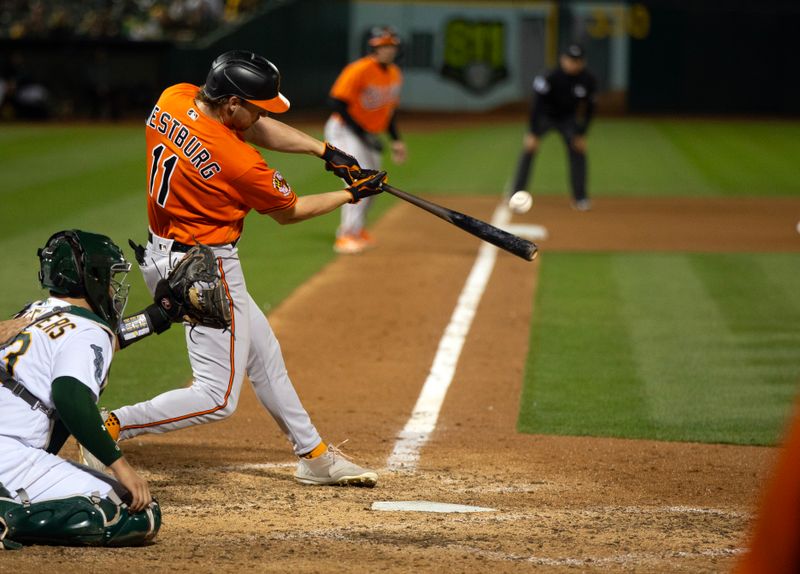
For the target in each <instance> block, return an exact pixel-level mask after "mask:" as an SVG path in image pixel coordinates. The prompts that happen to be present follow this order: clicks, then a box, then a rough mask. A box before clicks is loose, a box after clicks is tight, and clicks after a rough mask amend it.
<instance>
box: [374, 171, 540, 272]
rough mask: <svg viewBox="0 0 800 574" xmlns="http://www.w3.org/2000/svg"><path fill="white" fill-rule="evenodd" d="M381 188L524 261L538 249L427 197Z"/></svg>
mask: <svg viewBox="0 0 800 574" xmlns="http://www.w3.org/2000/svg"><path fill="white" fill-rule="evenodd" d="M383 190H384V191H386V192H387V193H391V194H392V195H394V196H396V197H399V198H400V199H402V200H404V201H407V202H409V203H410V204H412V205H416V206H417V207H419V208H420V209H424V210H425V211H427V212H428V213H432V214H433V215H435V216H436V217H440V218H441V219H444V220H445V221H447V222H448V223H452V224H453V225H455V226H456V227H459V228H461V229H463V230H464V231H466V232H467V233H471V234H472V235H474V236H475V237H478V238H479V239H483V240H484V241H487V242H489V243H491V244H492V245H495V246H497V247H499V248H500V249H504V250H505V251H508V252H509V253H513V254H514V255H516V256H517V257H521V258H522V259H525V260H526V261H533V260H534V259H535V258H536V255H537V253H538V251H539V248H538V247H537V246H536V244H535V243H533V242H531V241H528V240H527V239H523V238H522V237H518V236H516V235H514V234H513V233H509V232H508V231H503V230H502V229H499V228H497V227H495V226H494V225H491V224H489V223H486V222H485V221H481V220H480V219H476V218H474V217H471V216H469V215H466V214H464V213H460V212H458V211H455V210H453V209H448V208H447V207H443V206H441V205H439V204H437V203H433V202H432V201H428V200H427V199H422V198H421V197H417V196H416V195H411V194H410V193H407V192H405V191H402V190H400V189H397V188H396V187H393V186H391V185H389V184H388V183H384V184H383Z"/></svg>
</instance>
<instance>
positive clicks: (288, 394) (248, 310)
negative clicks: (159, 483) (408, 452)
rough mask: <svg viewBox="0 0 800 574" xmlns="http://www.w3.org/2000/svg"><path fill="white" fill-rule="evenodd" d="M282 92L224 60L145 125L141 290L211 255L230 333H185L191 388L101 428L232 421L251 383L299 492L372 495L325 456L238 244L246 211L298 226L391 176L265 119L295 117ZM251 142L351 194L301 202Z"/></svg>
mask: <svg viewBox="0 0 800 574" xmlns="http://www.w3.org/2000/svg"><path fill="white" fill-rule="evenodd" d="M279 85H280V75H279V73H278V70H277V68H276V67H275V66H274V65H273V64H272V63H270V62H269V61H268V60H266V59H265V58H263V57H261V56H258V55H256V54H253V53H251V52H245V51H240V50H236V51H232V52H226V53H224V54H222V55H221V56H219V57H218V58H217V59H216V60H214V62H213V63H212V65H211V69H210V71H209V73H208V76H207V78H206V83H205V85H204V86H202V87H198V86H194V85H191V84H177V85H174V86H171V87H169V88H167V89H166V90H165V91H164V92H163V93H162V94H161V97H160V98H159V100H158V102H157V103H156V105H155V107H154V108H153V111H152V113H151V114H150V116H149V117H148V118H147V121H146V124H145V132H146V142H147V184H148V188H147V213H148V219H149V227H150V229H149V230H148V242H147V246H146V248H145V249H143V250H142V251H141V252H140V253H139V254H138V255H137V259H138V261H139V264H140V268H141V270H142V273H143V275H144V279H145V282H146V283H147V285H148V287H149V288H150V289H151V291H153V290H154V289H155V288H156V285H157V283H158V281H159V280H160V279H161V278H162V277H164V276H165V275H166V273H167V272H168V270H169V269H171V268H172V267H173V266H174V265H175V264H176V262H177V261H179V260H180V258H181V257H183V255H184V253H185V252H186V251H187V250H188V249H189V248H190V246H191V244H193V243H194V242H195V241H199V242H201V243H205V244H209V245H211V246H212V247H213V250H214V252H215V254H216V257H217V260H218V262H219V270H220V274H221V277H222V282H223V284H224V286H225V288H226V290H227V292H228V296H229V298H230V301H231V328H230V330H229V331H223V330H219V329H213V328H208V327H203V326H195V327H190V326H187V327H186V344H187V347H188V350H189V358H190V361H191V365H192V371H193V374H194V380H193V382H192V385H191V386H190V387H188V388H182V389H176V390H172V391H169V392H166V393H164V394H161V395H158V396H156V397H154V398H153V399H151V400H148V401H145V402H142V403H138V404H135V405H130V406H124V407H122V408H119V409H115V410H114V412H113V413H111V414H110V415H109V416H108V418H107V419H106V427H107V428H108V430H109V432H110V433H111V434H112V436H114V437H115V438H119V439H127V438H131V437H134V436H136V435H139V434H141V433H163V432H168V431H172V430H177V429H181V428H185V427H188V426H192V425H197V424H203V423H207V422H212V421H217V420H221V419H224V418H226V417H228V416H230V415H231V414H232V413H233V412H234V411H235V409H236V405H237V403H238V401H239V394H240V391H241V386H242V381H243V380H244V377H245V375H247V376H248V378H249V380H250V382H251V384H252V385H253V389H254V390H255V393H256V396H257V397H258V399H259V401H260V402H261V403H262V405H263V406H264V407H265V408H266V409H267V410H268V411H269V413H270V414H271V415H272V416H273V418H274V419H275V420H276V422H277V423H278V425H279V426H280V428H281V429H282V430H283V432H284V433H285V434H286V437H287V438H288V439H289V441H290V442H291V444H292V446H293V448H294V452H295V453H296V454H297V455H298V457H299V463H298V467H297V471H296V473H295V478H296V479H297V480H298V481H299V482H301V483H304V484H319V485H332V484H350V485H362V486H373V485H374V484H375V483H376V481H377V474H376V473H375V472H374V471H372V470H368V469H365V468H362V467H360V466H358V465H357V464H355V463H353V462H351V461H350V460H348V459H347V458H345V457H344V456H343V455H342V454H341V453H340V452H339V451H338V450H337V449H335V448H333V447H328V446H327V445H326V443H325V442H323V440H322V438H321V437H320V435H319V433H318V432H317V429H316V428H315V426H314V425H313V424H312V422H311V419H310V417H309V415H308V413H307V412H306V410H305V409H304V408H303V405H302V404H301V402H300V399H299V398H298V396H297V393H296V392H295V389H294V387H293V385H292V382H291V380H290V379H289V375H288V374H287V371H286V366H285V364H284V361H283V357H282V355H281V349H280V346H279V344H278V341H277V340H276V338H275V335H274V334H273V332H272V329H271V327H270V325H269V322H268V321H267V318H266V317H265V316H264V314H263V313H262V312H261V310H260V309H259V306H258V304H257V303H256V302H255V301H254V300H253V298H252V297H251V296H250V294H249V293H248V291H247V284H246V282H245V277H244V273H243V270H242V266H241V263H240V261H239V255H238V250H237V244H238V242H239V239H240V236H241V234H242V229H243V225H244V218H245V215H247V213H248V212H249V211H250V210H251V209H254V210H256V211H258V212H259V213H262V214H266V215H269V216H270V217H272V218H273V219H274V220H275V221H277V222H278V223H280V224H288V223H296V222H299V221H303V220H306V219H309V218H312V217H316V216H318V215H322V214H325V213H328V212H330V211H332V210H334V209H336V208H338V207H340V206H342V205H344V204H347V203H351V202H358V201H360V200H362V199H363V198H365V197H370V196H371V195H374V194H377V193H379V192H381V191H382V190H381V184H382V183H383V180H384V179H385V177H386V174H385V173H383V172H375V171H362V170H361V168H360V166H359V165H358V162H356V161H355V159H353V158H352V157H351V156H349V155H347V154H345V153H343V152H341V151H340V150H338V149H336V148H334V147H332V146H331V145H329V144H326V143H324V142H321V141H319V140H317V139H315V138H312V137H311V136H308V135H306V134H305V133H303V132H300V131H298V130H296V129H294V128H291V127H289V126H288V125H286V124H283V123H281V122H278V121H276V120H274V119H272V118H270V117H269V112H274V113H280V112H284V111H286V110H287V109H288V108H289V101H288V100H287V99H286V98H285V97H284V96H283V94H281V93H280V91H279ZM250 144H255V145H258V146H260V147H264V148H267V149H270V150H276V151H281V152H291V153H307V154H310V155H315V156H319V157H321V158H323V159H324V160H325V161H326V168H327V169H329V170H330V171H333V172H334V174H335V175H338V176H339V177H343V178H344V179H345V180H347V181H348V182H350V183H351V185H350V186H349V187H348V188H347V189H341V190H338V191H331V192H327V193H319V194H315V195H304V196H302V197H298V196H297V195H296V194H295V192H294V190H293V189H292V188H291V186H290V185H289V183H288V182H287V181H286V179H285V178H284V177H283V176H282V175H281V173H280V172H279V171H278V170H276V169H275V168H273V167H271V166H269V165H267V163H266V162H265V161H264V160H263V158H262V157H261V155H260V153H259V152H258V151H256V149H254V148H253V147H252V146H251V145H250ZM356 176H359V178H358V179H356Z"/></svg>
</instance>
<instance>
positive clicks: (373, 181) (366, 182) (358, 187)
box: [347, 169, 386, 203]
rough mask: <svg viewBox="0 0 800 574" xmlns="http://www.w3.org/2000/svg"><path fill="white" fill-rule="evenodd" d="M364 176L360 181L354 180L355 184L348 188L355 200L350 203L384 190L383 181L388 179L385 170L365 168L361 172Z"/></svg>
mask: <svg viewBox="0 0 800 574" xmlns="http://www.w3.org/2000/svg"><path fill="white" fill-rule="evenodd" d="M361 174H362V175H363V176H364V177H362V178H361V179H359V180H358V181H354V182H353V185H351V186H350V187H348V188H347V191H349V192H350V195H352V196H353V200H352V201H351V202H350V203H358V202H359V201H361V200H362V199H364V198H365V197H369V196H370V195H377V194H379V193H381V192H382V191H383V187H382V186H383V183H384V182H385V181H386V172H385V171H375V170H373V169H365V170H364V171H362V172H361Z"/></svg>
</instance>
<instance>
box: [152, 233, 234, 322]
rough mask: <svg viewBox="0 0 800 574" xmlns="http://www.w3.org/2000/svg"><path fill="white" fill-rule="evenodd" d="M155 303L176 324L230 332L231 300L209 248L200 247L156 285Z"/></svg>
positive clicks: (206, 246) (198, 245)
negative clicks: (184, 322) (194, 325)
mask: <svg viewBox="0 0 800 574" xmlns="http://www.w3.org/2000/svg"><path fill="white" fill-rule="evenodd" d="M154 299H155V302H156V304H157V305H159V306H160V307H161V308H162V309H163V310H164V312H165V313H166V314H167V315H168V316H169V318H170V320H172V321H174V322H180V321H184V320H186V321H189V322H190V323H194V324H196V325H203V326H205V327H214V328H215V329H227V328H229V327H230V326H231V306H230V300H229V299H228V296H227V294H226V292H225V286H224V285H223V284H222V281H221V280H220V276H219V272H218V270H217V258H216V257H215V256H214V252H213V251H212V250H211V248H210V247H209V246H208V245H203V244H201V243H198V244H197V245H195V246H193V247H192V248H191V249H190V250H189V251H187V252H186V255H184V257H183V258H182V259H181V260H180V261H179V262H178V264H177V265H176V266H175V268H174V269H173V270H172V271H170V273H169V275H167V278H166V279H162V280H161V281H159V282H158V284H157V285H156V292H155V297H154Z"/></svg>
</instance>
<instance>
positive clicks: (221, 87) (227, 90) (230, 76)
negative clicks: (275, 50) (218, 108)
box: [203, 50, 289, 113]
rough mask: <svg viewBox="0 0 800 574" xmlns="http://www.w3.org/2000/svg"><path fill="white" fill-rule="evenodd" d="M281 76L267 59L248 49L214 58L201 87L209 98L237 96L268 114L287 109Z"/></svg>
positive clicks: (287, 101) (287, 104) (232, 51)
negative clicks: (204, 82)
mask: <svg viewBox="0 0 800 574" xmlns="http://www.w3.org/2000/svg"><path fill="white" fill-rule="evenodd" d="M280 87H281V73H280V72H279V71H278V68H276V67H275V65H274V64H273V63H272V62H270V61H269V60H267V59H266V58H264V57H262V56H259V55H258V54H254V53H253V52H248V51H247V50H231V51H230V52H225V53H224V54H222V55H220V56H218V57H217V59H216V60H214V61H213V62H212V63H211V69H210V70H209V72H208V76H207V77H206V84H205V86H204V87H203V91H205V93H206V95H207V96H208V97H210V98H222V97H224V96H238V97H240V98H242V99H244V100H247V101H248V102H250V103H251V104H253V105H256V106H258V107H259V108H263V109H265V110H267V111H269V112H275V113H281V112H285V111H286V110H288V109H289V100H287V99H286V97H285V96H284V95H283V94H281V92H280Z"/></svg>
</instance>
